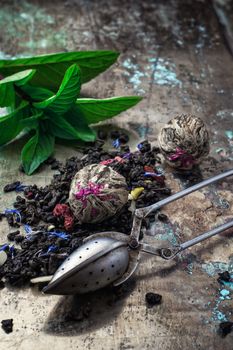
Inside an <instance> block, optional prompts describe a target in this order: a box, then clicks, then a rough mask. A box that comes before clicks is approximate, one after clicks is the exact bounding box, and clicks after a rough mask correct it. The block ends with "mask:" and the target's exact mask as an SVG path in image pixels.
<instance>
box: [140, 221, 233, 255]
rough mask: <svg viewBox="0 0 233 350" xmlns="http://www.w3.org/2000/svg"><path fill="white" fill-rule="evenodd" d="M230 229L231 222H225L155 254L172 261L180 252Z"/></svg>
mask: <svg viewBox="0 0 233 350" xmlns="http://www.w3.org/2000/svg"><path fill="white" fill-rule="evenodd" d="M231 227H233V220H232V221H230V222H227V223H225V224H223V225H221V226H218V227H215V228H213V229H212V230H210V231H207V232H205V233H203V234H202V235H200V236H197V237H195V238H193V239H190V240H189V241H187V242H184V243H181V244H179V245H178V246H176V247H174V248H161V249H160V250H159V252H158V253H159V254H156V255H160V256H161V258H164V259H166V260H170V259H173V258H174V257H175V256H176V255H177V254H178V253H180V252H181V251H183V250H185V249H187V248H190V247H192V246H193V245H196V244H198V243H200V242H202V241H205V240H206V239H208V238H210V237H213V236H215V235H217V234H218V233H221V232H223V231H225V230H227V229H229V228H231ZM144 251H146V250H144ZM148 253H149V252H148ZM152 254H153V253H152Z"/></svg>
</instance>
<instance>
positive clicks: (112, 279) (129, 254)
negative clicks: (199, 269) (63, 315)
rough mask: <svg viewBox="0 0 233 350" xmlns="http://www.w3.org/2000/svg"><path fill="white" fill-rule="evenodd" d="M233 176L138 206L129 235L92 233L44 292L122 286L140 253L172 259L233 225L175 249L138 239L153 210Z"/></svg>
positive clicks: (64, 292)
mask: <svg viewBox="0 0 233 350" xmlns="http://www.w3.org/2000/svg"><path fill="white" fill-rule="evenodd" d="M232 175H233V169H231V170H228V171H226V172H224V173H222V174H220V175H217V176H214V177H212V178H210V179H207V180H205V181H202V182H201V183H199V184H196V185H194V186H192V187H189V188H187V189H185V190H183V191H180V192H178V193H176V194H174V195H172V196H170V197H168V198H166V199H164V200H162V201H160V202H157V203H155V204H153V205H151V206H148V207H145V208H141V209H136V210H135V213H134V220H133V227H132V231H131V234H130V235H129V236H127V235H125V234H123V233H120V232H113V231H111V232H101V233H96V234H94V235H91V236H89V237H88V238H86V239H85V240H84V244H83V245H82V246H81V247H79V248H78V249H76V250H75V251H74V252H73V253H72V254H71V255H70V256H69V257H68V258H67V259H66V260H65V261H64V262H63V263H62V265H61V266H60V267H59V269H58V270H57V271H56V272H55V274H54V276H53V277H52V279H51V281H50V283H49V284H48V285H47V286H46V287H45V288H44V289H43V292H44V293H48V294H61V295H63V294H82V293H87V292H91V291H95V290H97V289H100V288H103V287H105V286H107V285H110V284H113V285H115V286H117V285H120V284H122V283H123V282H124V281H126V280H127V279H128V278H129V277H130V276H131V275H132V274H133V273H134V271H135V270H136V268H137V266H138V263H139V259H140V253H141V252H145V253H149V254H153V255H157V256H159V257H161V258H163V259H166V260H169V259H172V258H174V257H175V256H176V255H177V254H178V253H179V252H181V251H182V250H185V249H187V248H189V247H191V246H193V245H195V244H197V243H200V242H202V241H203V240H205V239H207V238H210V237H212V236H214V235H216V234H218V233H220V232H222V231H225V230H227V229H229V228H230V227H233V220H232V221H230V222H227V223H225V224H223V225H221V226H219V227H216V228H214V229H213V230H210V231H208V232H205V233H203V234H201V235H200V236H197V237H195V238H193V239H191V240H189V241H187V242H185V243H182V244H180V245H177V246H174V247H172V248H170V247H169V248H160V249H158V248H156V247H153V246H151V245H148V244H145V243H142V242H139V234H140V230H141V224H142V220H143V219H144V218H145V217H146V216H148V215H149V214H150V213H151V212H152V211H156V210H158V209H159V208H161V207H162V206H164V205H166V204H168V203H171V202H173V201H175V200H177V199H179V198H181V197H184V196H185V195H188V194H189V193H192V192H194V191H196V190H198V189H200V188H202V187H205V186H207V185H209V184H211V183H214V182H216V181H219V180H221V179H223V178H226V177H228V176H232Z"/></svg>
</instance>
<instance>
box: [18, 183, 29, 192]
mask: <svg viewBox="0 0 233 350" xmlns="http://www.w3.org/2000/svg"><path fill="white" fill-rule="evenodd" d="M26 188H28V186H26V185H23V184H21V183H20V184H19V185H18V186H16V188H15V191H16V192H23V191H24V190H25V189H26Z"/></svg>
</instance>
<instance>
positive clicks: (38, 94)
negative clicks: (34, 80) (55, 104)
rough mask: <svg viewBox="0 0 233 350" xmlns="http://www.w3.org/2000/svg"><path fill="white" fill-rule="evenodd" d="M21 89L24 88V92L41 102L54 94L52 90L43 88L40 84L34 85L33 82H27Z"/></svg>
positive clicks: (33, 99)
mask: <svg viewBox="0 0 233 350" xmlns="http://www.w3.org/2000/svg"><path fill="white" fill-rule="evenodd" d="M20 90H22V92H23V93H25V94H26V95H27V96H28V97H30V98H31V100H32V101H40V102H41V101H43V100H46V99H48V98H50V97H52V96H53V92H52V91H50V90H48V89H45V88H41V87H39V86H33V85H31V84H25V85H24V86H21V87H20Z"/></svg>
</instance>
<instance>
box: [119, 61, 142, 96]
mask: <svg viewBox="0 0 233 350" xmlns="http://www.w3.org/2000/svg"><path fill="white" fill-rule="evenodd" d="M122 66H123V67H124V68H126V69H127V71H126V72H124V73H123V74H124V75H125V76H126V77H128V82H129V83H130V84H132V85H133V89H134V90H135V91H136V92H138V93H145V90H143V89H142V88H141V84H142V79H143V78H145V77H148V74H147V73H146V72H145V71H143V70H142V69H141V68H140V66H139V65H138V64H137V63H134V62H133V61H132V60H131V59H130V58H127V59H126V60H125V61H124V62H123V63H122Z"/></svg>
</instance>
